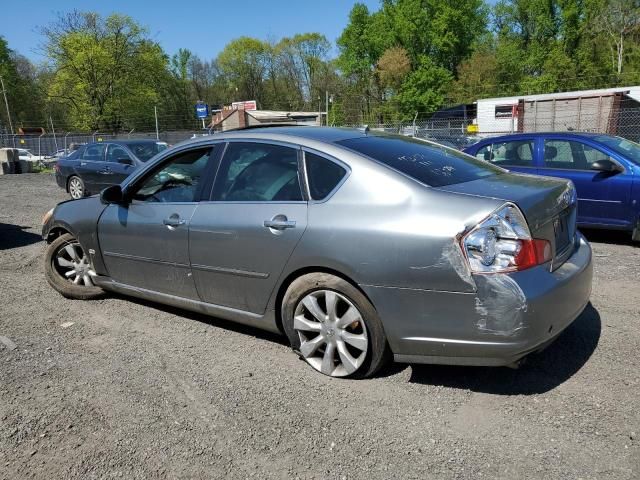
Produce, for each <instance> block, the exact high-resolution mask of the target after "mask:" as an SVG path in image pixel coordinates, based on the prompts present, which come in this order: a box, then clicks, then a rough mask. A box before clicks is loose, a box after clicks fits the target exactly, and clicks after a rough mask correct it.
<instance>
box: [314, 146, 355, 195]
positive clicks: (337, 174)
mask: <svg viewBox="0 0 640 480" xmlns="http://www.w3.org/2000/svg"><path fill="white" fill-rule="evenodd" d="M304 159H305V162H306V165H307V178H308V180H309V193H310V194H311V198H312V199H313V200H323V199H325V198H326V197H327V195H329V194H330V193H331V192H332V191H333V189H334V188H336V186H337V185H338V183H340V180H342V179H343V178H344V176H345V175H346V174H347V171H346V170H345V169H344V168H342V167H341V166H340V165H338V164H337V163H334V162H332V161H331V160H328V159H326V158H324V157H321V156H319V155H315V154H313V153H309V152H305V153H304Z"/></svg>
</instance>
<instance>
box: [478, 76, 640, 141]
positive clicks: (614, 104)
mask: <svg viewBox="0 0 640 480" xmlns="http://www.w3.org/2000/svg"><path fill="white" fill-rule="evenodd" d="M476 105H477V117H476V121H475V122H474V123H476V125H477V130H478V134H479V135H480V136H490V135H496V134H505V133H514V132H539V131H582V132H584V131H591V132H601V133H616V130H617V129H619V128H621V127H620V122H621V121H623V123H624V120H625V118H621V112H623V111H625V110H628V109H630V108H634V109H636V110H638V109H639V108H640V86H632V87H617V88H604V89H598V90H581V91H575V92H561V93H549V94H540V95H520V96H514V97H501V98H486V99H482V100H478V101H477V102H476ZM638 111H640V110H638ZM622 117H624V115H622Z"/></svg>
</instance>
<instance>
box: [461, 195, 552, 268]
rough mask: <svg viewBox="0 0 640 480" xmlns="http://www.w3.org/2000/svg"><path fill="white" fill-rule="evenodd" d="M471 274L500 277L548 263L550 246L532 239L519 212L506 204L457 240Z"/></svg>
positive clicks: (516, 208)
mask: <svg viewBox="0 0 640 480" xmlns="http://www.w3.org/2000/svg"><path fill="white" fill-rule="evenodd" d="M460 244H461V247H462V250H463V252H464V254H465V257H466V258H467V261H468V262H469V267H470V269H471V271H472V272H473V273H502V272H512V271H517V270H525V269H527V268H531V267H534V266H536V265H541V264H543V263H546V262H548V261H550V260H551V244H550V243H549V242H548V241H547V240H542V239H537V238H532V237H531V233H530V231H529V226H528V225H527V221H526V220H525V218H524V215H523V214H522V212H521V211H520V209H519V208H518V207H517V206H515V205H514V204H512V203H506V204H505V205H503V206H502V207H500V208H499V209H497V210H496V211H495V212H493V213H492V214H491V215H489V216H488V217H487V218H485V219H484V220H483V221H482V222H480V223H479V224H478V225H477V226H476V227H474V228H473V229H472V230H471V231H469V232H468V233H467V234H465V235H464V236H463V237H462V239H461V240H460Z"/></svg>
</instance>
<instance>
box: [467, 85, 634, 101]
mask: <svg viewBox="0 0 640 480" xmlns="http://www.w3.org/2000/svg"><path fill="white" fill-rule="evenodd" d="M627 92H628V93H627ZM614 93H627V96H629V97H631V98H633V99H634V100H638V101H640V86H632V87H615V88H600V89H596V90H576V91H572V92H557V93H541V94H536V95H516V96H512V97H495V98H482V99H480V100H478V101H477V102H476V103H478V104H479V103H485V102H487V103H496V102H504V103H507V104H509V103H517V102H518V100H524V101H538V100H553V99H562V98H579V97H600V96H603V95H612V94H614Z"/></svg>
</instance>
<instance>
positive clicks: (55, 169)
mask: <svg viewBox="0 0 640 480" xmlns="http://www.w3.org/2000/svg"><path fill="white" fill-rule="evenodd" d="M53 170H54V171H55V172H56V173H60V165H58V162H56V163H54V164H53Z"/></svg>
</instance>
